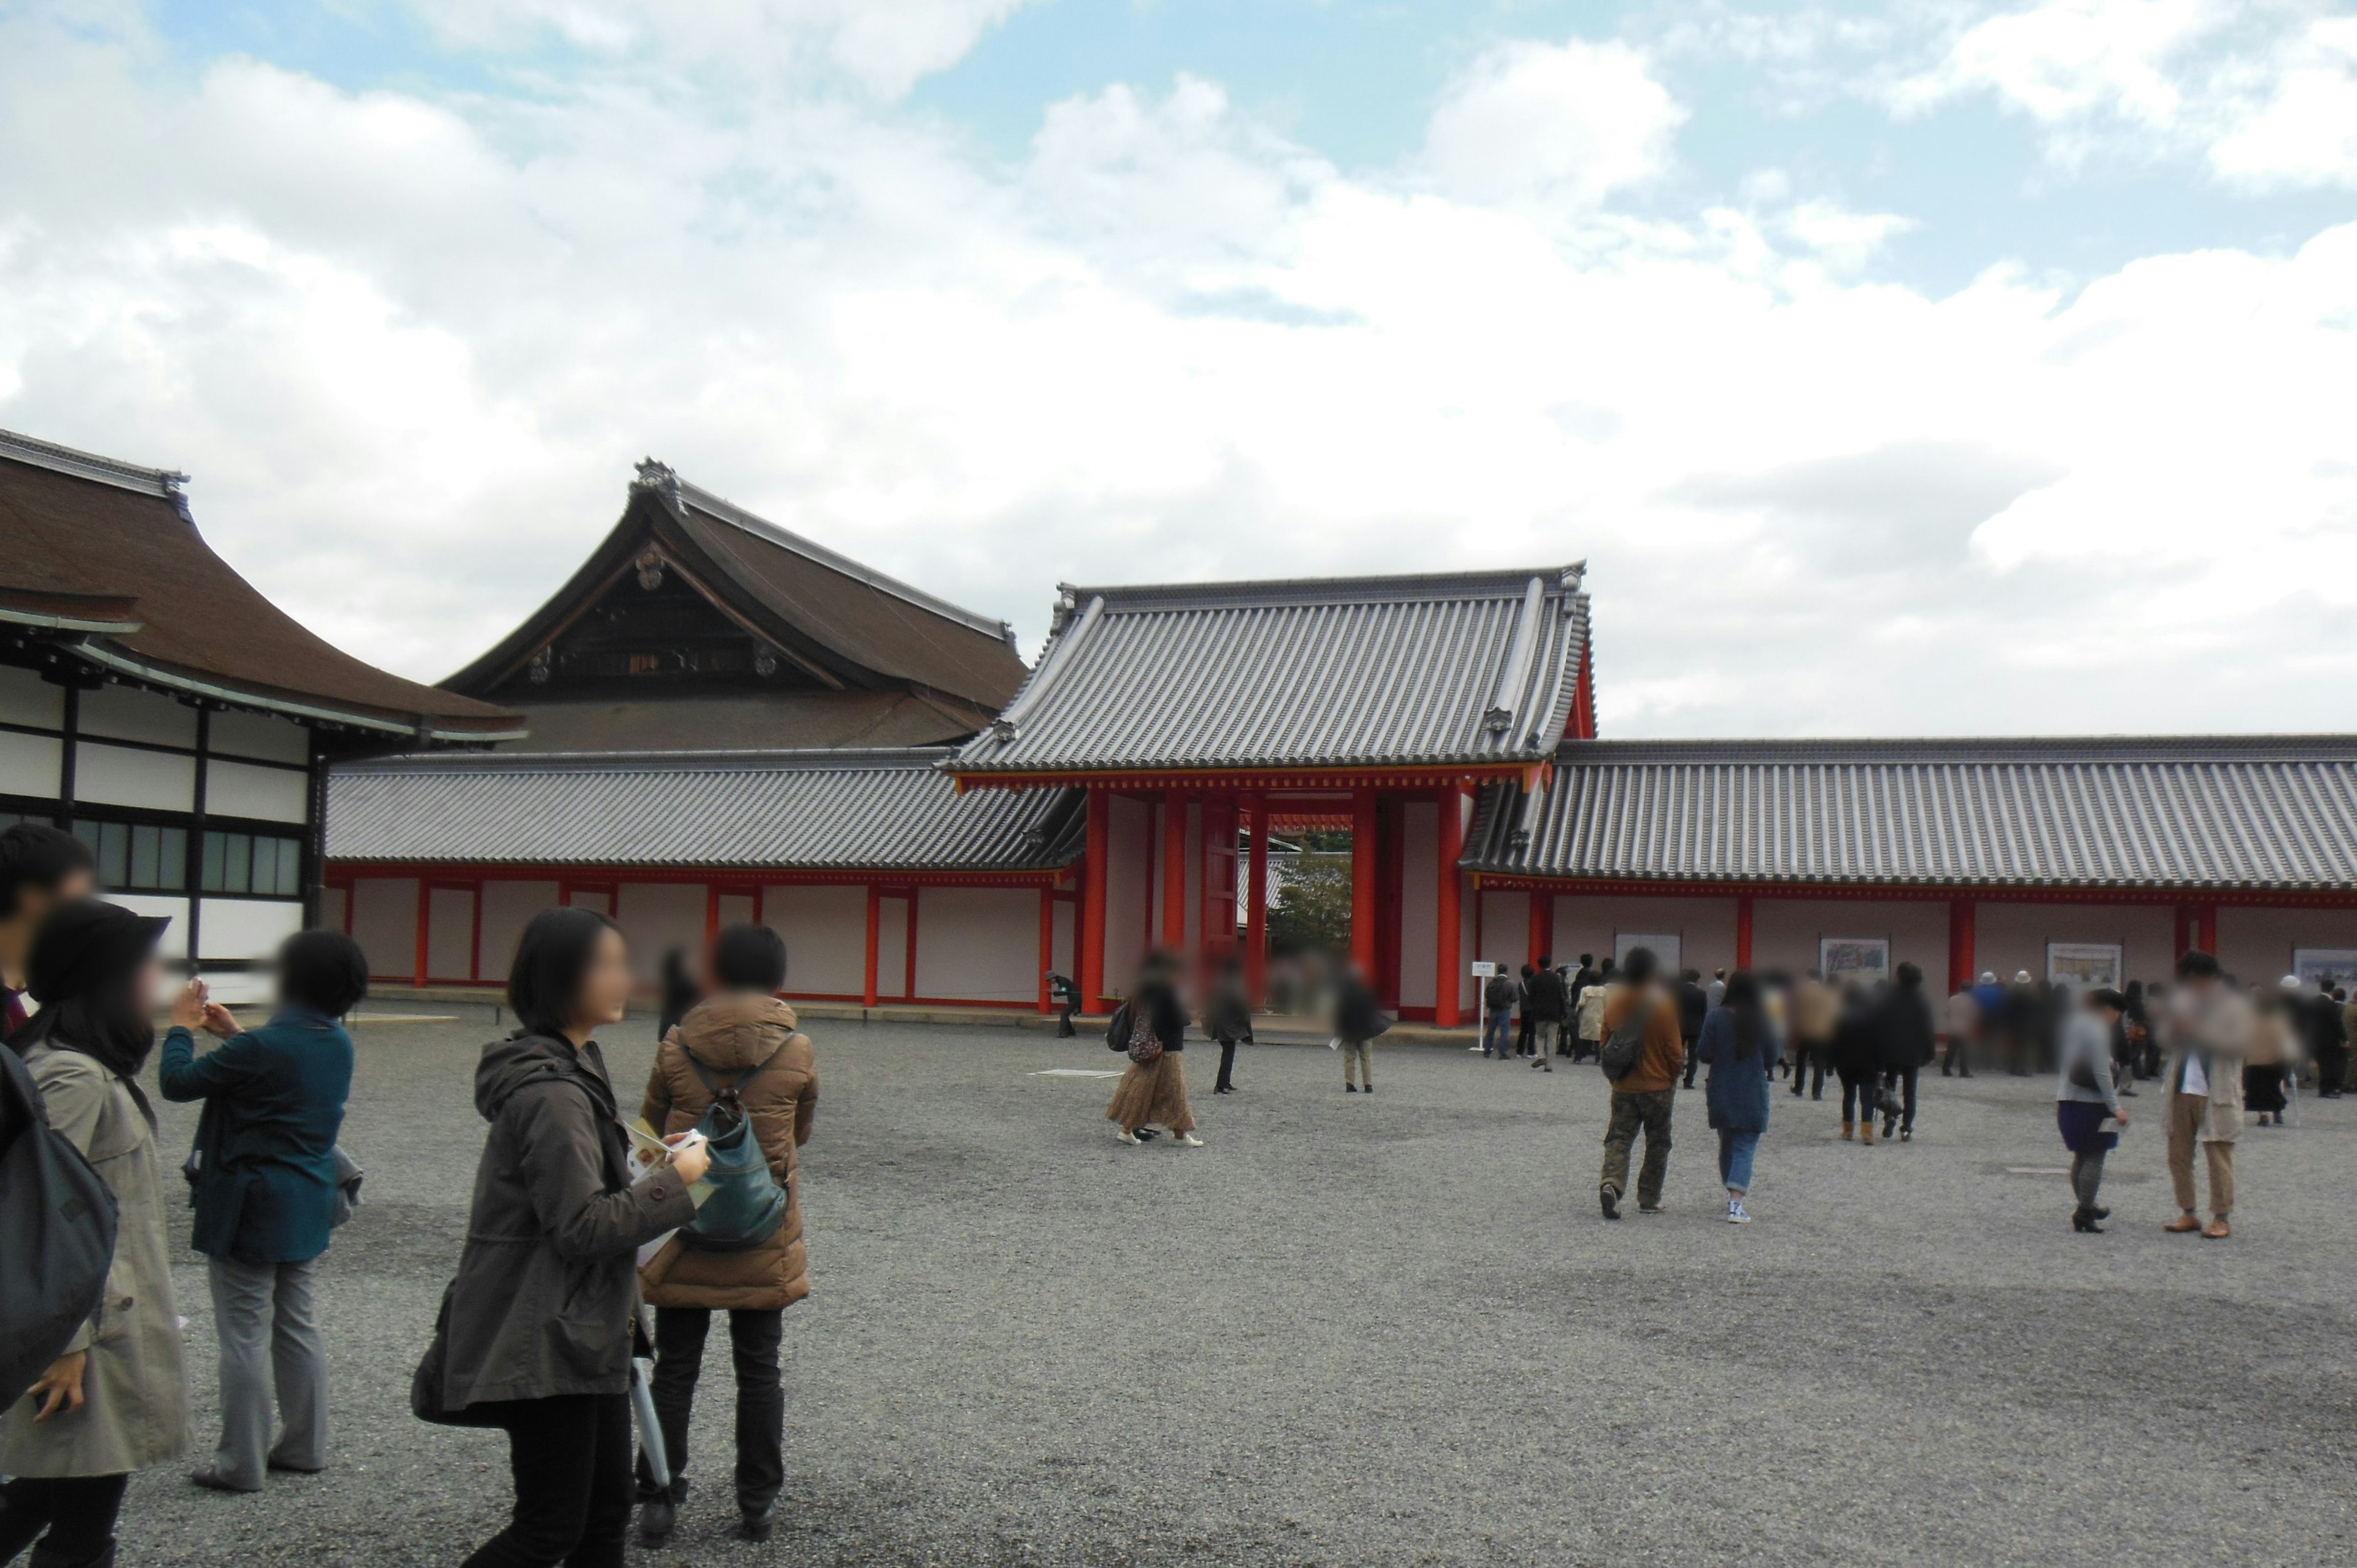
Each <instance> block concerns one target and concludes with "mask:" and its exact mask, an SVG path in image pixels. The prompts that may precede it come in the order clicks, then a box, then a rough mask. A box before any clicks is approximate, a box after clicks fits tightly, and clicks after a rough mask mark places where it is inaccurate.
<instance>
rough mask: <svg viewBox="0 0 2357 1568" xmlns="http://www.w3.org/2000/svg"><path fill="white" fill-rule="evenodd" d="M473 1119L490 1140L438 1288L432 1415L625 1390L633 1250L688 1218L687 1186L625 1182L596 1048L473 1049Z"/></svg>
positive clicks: (669, 1178)
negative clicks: (440, 1347) (446, 1310)
mask: <svg viewBox="0 0 2357 1568" xmlns="http://www.w3.org/2000/svg"><path fill="white" fill-rule="evenodd" d="M475 1109H476V1110H477V1111H479V1112H481V1113H482V1117H483V1120H484V1121H486V1122H490V1124H491V1131H490V1137H489V1138H487V1139H486V1140H485V1141H484V1144H483V1155H482V1159H481V1161H480V1162H479V1164H478V1165H476V1167H475V1198H474V1204H473V1207H472V1208H470V1209H469V1210H468V1216H467V1247H466V1251H464V1252H463V1253H462V1254H461V1255H460V1257H459V1260H458V1277H457V1280H456V1281H454V1282H453V1283H452V1284H451V1286H450V1303H449V1305H450V1321H449V1331H448V1341H447V1345H448V1349H447V1358H446V1359H445V1360H444V1363H443V1379H442V1405H443V1408H444V1409H446V1410H452V1411H456V1410H460V1409H463V1408H465V1407H466V1406H468V1405H470V1404H477V1403H480V1402H484V1401H488V1400H523V1399H548V1398H551V1397H554V1396H555V1395H558V1394H619V1393H621V1392H624V1391H627V1390H628V1389H629V1387H630V1328H631V1316H632V1313H633V1312H634V1310H635V1308H636V1306H637V1303H638V1288H639V1282H638V1273H637V1268H636V1264H637V1262H638V1258H637V1253H638V1250H639V1248H640V1247H641V1246H643V1245H644V1244H645V1243H647V1242H649V1241H651V1240H654V1239H655V1238H656V1237H658V1236H660V1235H662V1233H663V1232H664V1231H666V1230H677V1229H678V1228H679V1227H680V1226H682V1225H684V1224H686V1223H687V1222H688V1221H689V1220H691V1219H694V1218H695V1204H694V1200H693V1199H692V1198H690V1197H689V1196H688V1191H687V1187H686V1185H685V1184H684V1183H683V1182H681V1181H680V1180H679V1179H678V1177H677V1176H673V1174H672V1172H671V1171H670V1169H669V1168H668V1167H662V1168H659V1169H656V1170H654V1171H651V1172H650V1173H648V1175H647V1176H646V1177H645V1178H644V1179H643V1180H641V1181H640V1182H638V1183H637V1184H636V1185H633V1184H632V1183H631V1181H630V1151H629V1148H628V1139H627V1137H626V1136H625V1134H624V1133H623V1132H622V1123H621V1120H620V1118H619V1116H618V1115H617V1114H616V1112H615V1105H614V1089H613V1084H612V1082H611V1080H609V1079H608V1077H607V1075H606V1060H605V1058H604V1057H603V1056H602V1055H601V1054H600V1053H599V1052H598V1049H597V1044H596V1042H594V1041H593V1042H591V1043H589V1044H587V1045H585V1046H583V1047H580V1049H579V1050H577V1051H576V1049H575V1048H574V1047H572V1046H571V1045H570V1044H568V1043H567V1042H565V1041H564V1040H559V1039H551V1038H549V1037H547V1036H541V1035H521V1034H520V1035H516V1036H512V1037H511V1038H508V1039H504V1040H498V1041H494V1042H493V1043H492V1044H490V1045H488V1046H485V1047H483V1058H482V1061H481V1063H480V1065H479V1066H478V1067H477V1068H476V1069H475Z"/></svg>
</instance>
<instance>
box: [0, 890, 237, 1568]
mask: <svg viewBox="0 0 2357 1568" xmlns="http://www.w3.org/2000/svg"><path fill="white" fill-rule="evenodd" d="M168 923H169V922H168V921H166V920H163V919H159V918H151V917H148V916H144V915H135V914H133V913H131V911H129V910H128V909H124V908H117V907H116V906H114V905H112V904H102V903H98V902H96V901H95V900H91V899H73V900H70V901H67V902H63V903H59V904H56V905H53V906H52V907H51V908H49V909H48V911H46V918H45V919H44V920H43V922H42V924H41V928H40V930H39V933H38V935H37V936H36V937H35V938H34V940H33V944H32V947H31V950H30V951H29V952H28V953H27V955H26V960H25V967H24V970H23V972H22V975H21V978H22V979H23V980H24V981H25V983H26V989H27V991H28V992H29V993H30V994H31V996H32V999H33V1000H34V1002H36V1003H37V1004H38V1005H39V1011H38V1012H37V1013H35V1014H34V1015H32V1017H31V1018H29V1019H28V1020H27V1022H25V1023H24V1024H22V1025H20V1026H18V1027H17V1028H16V1029H15V1030H14V1031H13V1032H11V1034H10V1035H9V1036H8V1045H9V1047H10V1048H11V1049H13V1050H14V1051H15V1052H16V1054H17V1055H18V1056H19V1057H21V1058H24V1063H25V1066H26V1068H27V1069H28V1070H30V1072H31V1073H32V1076H33V1081H34V1083H35V1084H36V1085H37V1086H38V1088H39V1090H40V1092H41V1096H42V1099H43V1100H44V1101H46V1102H47V1104H48V1117H49V1124H50V1126H52V1127H54V1128H55V1129H56V1130H57V1131H58V1132H59V1133H61V1134H63V1135H64V1137H65V1138H66V1139H67V1140H68V1141H69V1142H70V1143H71V1144H73V1146H74V1147H75V1148H77V1149H79V1150H81V1153H82V1155H83V1157H84V1158H86V1159H88V1160H89V1161H90V1163H91V1168H92V1169H93V1170H95V1171H96V1172H97V1174H98V1177H99V1179H100V1180H101V1181H102V1182H104V1183H105V1184H106V1188H107V1190H108V1191H109V1192H110V1193H112V1194H113V1196H114V1203H115V1209H116V1215H115V1232H114V1258H113V1264H112V1265H111V1266H110V1267H109V1269H108V1271H107V1279H106V1294H105V1295H104V1296H102V1298H101V1300H100V1303H99V1306H98V1310H97V1311H96V1312H94V1313H92V1314H91V1317H90V1320H89V1321H88V1322H87V1323H85V1324H84V1325H83V1326H82V1327H81V1330H80V1331H79V1332H77V1333H76V1334H75V1335H74V1337H73V1338H72V1339H71V1340H70V1342H69V1343H68V1346H67V1348H66V1351H65V1353H64V1354H63V1355H61V1356H59V1358H58V1359H57V1360H55V1361H54V1362H52V1363H51V1364H50V1366H49V1368H48V1370H47V1371H45V1372H43V1373H42V1374H41V1375H40V1377H39V1378H38V1379H37V1380H35V1381H34V1383H33V1386H32V1388H31V1389H30V1390H28V1391H27V1392H26V1394H25V1397H24V1398H22V1399H20V1400H18V1401H17V1402H16V1403H15V1404H13V1405H10V1406H9V1407H8V1409H7V1411H6V1412H5V1415H0V1475H5V1476H6V1477H8V1479H7V1481H6V1482H5V1484H0V1563H5V1562H9V1561H11V1560H12V1559H14V1558H15V1557H16V1553H17V1552H21V1551H23V1550H24V1549H25V1548H26V1547H27V1546H28V1545H32V1544H33V1542H34V1541H36V1540H37V1539H38V1541H39V1542H40V1544H39V1545H38V1546H36V1547H34V1551H33V1562H34V1563H35V1564H36V1568H83V1565H85V1564H88V1565H91V1568H103V1565H105V1564H107V1563H113V1561H114V1523H115V1519H116V1516H117V1514H118V1513H120V1511H121V1509H122V1507H123V1494H124V1487H125V1486H126V1485H127V1484H128V1482H129V1481H130V1478H131V1476H132V1473H133V1472H134V1471H136V1470H143V1469H145V1468H146V1467H147V1466H151V1465H163V1464H168V1463H170V1462H171V1461H172V1460H175V1459H177V1458H178V1457H179V1456H180V1455H181V1454H182V1453H183V1452H184V1451H185V1450H186V1449H187V1447H188V1373H187V1369H186V1368H185V1366H184V1365H183V1364H182V1359H181V1357H182V1352H181V1348H180V1326H179V1319H178V1313H177V1312H176V1311H175V1309H174V1305H173V1300H172V1266H171V1262H170V1258H169V1255H168V1251H167V1243H166V1240H165V1219H164V1190H163V1187H164V1184H163V1176H162V1171H161V1166H160V1165H159V1163H158V1161H157V1159H156V1120H155V1114H156V1113H155V1108H154V1107H153V1106H152V1105H150V1104H149V1103H148V1101H147V1097H146V1095H145V1093H144V1092H142V1090H140V1088H139V1083H138V1079H139V1072H140V1069H141V1068H142V1067H144V1066H145V1063H146V1059H147V1056H148V1053H149V1051H151V1050H152V1049H153V1048H154V1047H155V1043H156V1030H155V1026H154V1025H153V1023H151V1022H150V1020H151V1019H152V1018H153V1017H154V1016H155V1008H156V1000H157V997H158V994H159V993H160V992H161V991H162V989H163V981H162V972H161V970H160V969H159V968H158V967H157V965H156V941H157V940H159V939H160V938H161V937H162V936H163V934H164V928H165V927H166V926H167V924H168ZM201 1006H202V1004H201V1003H199V1001H197V1000H196V999H195V997H194V995H193V993H192V992H183V993H181V995H180V997H179V999H178V1001H177V1002H176V1003H175V1004H174V1005H173V1015H174V1017H175V1018H176V1019H178V1020H180V1021H183V1022H186V1021H188V1020H191V1019H201V1017H202V1013H201Z"/></svg>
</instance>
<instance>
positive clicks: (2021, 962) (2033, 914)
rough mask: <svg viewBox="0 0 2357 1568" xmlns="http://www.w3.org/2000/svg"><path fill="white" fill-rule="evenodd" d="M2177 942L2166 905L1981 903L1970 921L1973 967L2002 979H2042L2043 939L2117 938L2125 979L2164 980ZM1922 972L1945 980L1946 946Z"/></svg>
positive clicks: (1938, 981) (2173, 919)
mask: <svg viewBox="0 0 2357 1568" xmlns="http://www.w3.org/2000/svg"><path fill="white" fill-rule="evenodd" d="M2176 940H2177V921H2176V917H2175V913H2174V912H2173V911H2172V910H2171V909H2170V908H2169V907H2168V906H2166V905H2141V904H1996V903H1985V904H1982V905H1981V906H1980V908H1979V909H1978V910H1977V912H1976V913H1975V917H1974V920H1973V968H1974V970H1975V972H1979V971H1982V970H1994V971H1995V972H1996V975H1997V977H1998V978H1999V979H2001V980H2011V979H2012V978H2013V977H2014V975H2015V974H2016V973H2017V972H2019V971H2021V970H2025V969H2026V970H2028V971H2029V972H2030V975H2031V977H2032V978H2033V979H2038V980H2043V979H2045V978H2046V944H2047V943H2049V942H2116V943H2118V944H2119V945H2120V947H2121V948H2122V949H2123V951H2122V953H2121V955H2120V956H2121V959H2122V961H2124V962H2125V963H2126V966H2127V973H2126V978H2127V979H2130V980H2145V981H2154V980H2166V979H2168V978H2169V972H2170V971H2171V970H2173V969H2174V968H2175V967H2176V965H2177V951H2176V948H2175V945H2174V944H2175V942H2176ZM1918 962H1921V960H1918ZM1923 972H1924V973H1925V974H1926V975H1928V976H1930V977H1931V980H1932V984H1933V985H1940V984H1943V983H1945V981H1946V979H1947V974H1948V959H1947V951H1946V948H1945V946H1944V945H1943V948H1942V950H1941V953H1940V961H1939V967H1937V968H1936V969H1935V968H1933V967H1932V965H1931V964H1929V963H1925V964H1924V965H1923ZM2280 972H2281V971H2277V973H2280ZM2270 978H2272V977H2270Z"/></svg>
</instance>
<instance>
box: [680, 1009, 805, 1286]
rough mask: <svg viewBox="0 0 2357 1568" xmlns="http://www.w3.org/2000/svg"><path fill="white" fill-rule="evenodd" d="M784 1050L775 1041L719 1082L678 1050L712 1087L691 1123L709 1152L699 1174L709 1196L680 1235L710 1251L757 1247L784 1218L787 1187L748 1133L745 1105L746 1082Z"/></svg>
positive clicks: (750, 1118) (750, 1131) (687, 1053)
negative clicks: (733, 1075)
mask: <svg viewBox="0 0 2357 1568" xmlns="http://www.w3.org/2000/svg"><path fill="white" fill-rule="evenodd" d="M784 1054H785V1047H783V1046H780V1047H778V1048H777V1049H776V1050H774V1051H771V1052H770V1054H769V1055H768V1056H766V1057H764V1058H761V1059H760V1060H759V1061H758V1062H756V1063H755V1064H753V1066H752V1067H751V1068H749V1069H747V1070H746V1071H745V1072H743V1073H742V1074H740V1075H739V1076H738V1077H737V1081H736V1082H734V1083H731V1084H728V1085H726V1087H723V1085H722V1084H721V1082H720V1080H719V1079H717V1078H716V1077H714V1076H713V1073H712V1069H710V1068H707V1067H705V1065H704V1064H703V1063H702V1062H700V1061H698V1060H696V1059H695V1053H694V1052H693V1051H690V1050H689V1049H687V1047H684V1046H683V1047H680V1055H682V1056H683V1057H685V1058H687V1065H688V1066H690V1067H692V1068H694V1069H695V1076H696V1077H698V1078H700V1079H703V1080H704V1087H705V1088H706V1089H708V1090H711V1091H712V1107H711V1109H710V1110H708V1111H706V1112H705V1113H704V1115H703V1116H702V1117H701V1118H700V1119H698V1121H697V1122H696V1123H695V1130H696V1131H697V1132H699V1133H703V1134H704V1136H705V1142H706V1143H707V1144H709V1145H710V1147H711V1152H712V1165H711V1168H710V1169H708V1170H706V1171H705V1173H704V1179H705V1181H706V1182H708V1183H709V1184H711V1187H712V1196H711V1197H708V1198H705V1200H704V1207H703V1208H699V1209H697V1210H696V1211H695V1218H694V1219H692V1220H690V1221H689V1222H688V1223H687V1224H686V1225H684V1226H683V1227H682V1228H681V1230H680V1238H681V1240H684V1241H685V1242H687V1244H688V1245H690V1246H692V1247H700V1248H702V1249H703V1250H705V1251H710V1252H742V1251H749V1250H750V1249H752V1248H755V1247H758V1246H759V1245H760V1244H761V1243H762V1242H764V1241H766V1240H769V1239H770V1237H772V1236H774V1235H776V1234H777V1233H778V1227H779V1226H780V1225H782V1224H784V1223H785V1222H786V1188H785V1187H784V1185H783V1184H781V1183H780V1181H779V1180H778V1178H777V1177H776V1176H773V1175H771V1174H770V1156H769V1155H767V1154H765V1153H764V1152H763V1151H762V1148H761V1140H760V1139H759V1137H758V1136H756V1135H755V1134H754V1132H753V1113H752V1112H749V1111H748V1110H747V1109H746V1108H745V1101H744V1093H745V1086H746V1085H747V1084H748V1083H750V1082H752V1081H753V1080H754V1079H757V1078H759V1077H760V1076H761V1073H762V1070H763V1069H766V1068H767V1067H768V1066H769V1065H770V1063H771V1062H773V1061H775V1060H777V1059H778V1058H779V1057H780V1056H782V1055H784Z"/></svg>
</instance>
